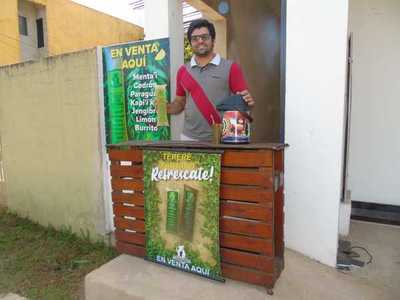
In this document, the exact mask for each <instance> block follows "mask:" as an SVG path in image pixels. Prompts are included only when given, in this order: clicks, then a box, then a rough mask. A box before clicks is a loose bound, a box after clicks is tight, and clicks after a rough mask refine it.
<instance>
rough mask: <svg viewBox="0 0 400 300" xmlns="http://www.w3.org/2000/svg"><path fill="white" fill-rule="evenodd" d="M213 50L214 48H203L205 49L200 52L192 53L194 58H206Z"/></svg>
mask: <svg viewBox="0 0 400 300" xmlns="http://www.w3.org/2000/svg"><path fill="white" fill-rule="evenodd" d="M213 48H214V47H211V48H205V49H204V48H203V49H202V50H197V51H194V54H196V56H200V57H203V56H207V55H209V54H210V53H212V52H213Z"/></svg>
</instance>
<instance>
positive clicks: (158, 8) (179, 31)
mask: <svg viewBox="0 0 400 300" xmlns="http://www.w3.org/2000/svg"><path fill="white" fill-rule="evenodd" d="M144 33H145V39H146V40H152V39H159V38H166V37H169V39H170V53H171V56H170V57H171V100H173V99H174V97H175V90H176V72H177V70H178V68H179V67H180V66H181V65H182V64H183V57H184V55H183V52H184V50H183V34H184V32H183V16H182V1H181V0H168V1H165V0H147V1H145V5H144ZM182 127H183V113H182V114H180V115H178V116H171V133H172V139H173V140H176V139H179V136H180V134H181V132H182Z"/></svg>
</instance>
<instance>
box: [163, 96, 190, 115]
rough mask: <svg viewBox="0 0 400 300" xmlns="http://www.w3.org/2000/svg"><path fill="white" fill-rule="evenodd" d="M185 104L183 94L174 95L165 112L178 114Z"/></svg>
mask: <svg viewBox="0 0 400 300" xmlns="http://www.w3.org/2000/svg"><path fill="white" fill-rule="evenodd" d="M185 105H186V97H185V96H176V97H175V100H174V101H172V102H171V103H169V104H168V105H167V113H168V114H170V115H177V114H180V113H181V112H182V111H183V110H184V109H185Z"/></svg>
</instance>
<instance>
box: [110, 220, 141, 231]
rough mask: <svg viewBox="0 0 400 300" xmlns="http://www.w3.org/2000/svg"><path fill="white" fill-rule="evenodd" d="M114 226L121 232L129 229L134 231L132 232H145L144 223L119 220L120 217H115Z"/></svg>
mask: <svg viewBox="0 0 400 300" xmlns="http://www.w3.org/2000/svg"><path fill="white" fill-rule="evenodd" d="M114 225H115V227H116V228H118V229H121V230H124V229H129V230H134V231H137V232H141V233H144V232H145V224H144V221H143V220H140V219H137V220H132V219H126V218H121V217H115V218H114Z"/></svg>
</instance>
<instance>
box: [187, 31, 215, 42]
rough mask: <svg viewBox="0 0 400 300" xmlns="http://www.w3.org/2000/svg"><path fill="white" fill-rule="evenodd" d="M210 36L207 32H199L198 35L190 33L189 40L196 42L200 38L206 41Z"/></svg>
mask: <svg viewBox="0 0 400 300" xmlns="http://www.w3.org/2000/svg"><path fill="white" fill-rule="evenodd" d="M210 38H211V35H209V34H207V33H206V34H200V35H192V37H191V39H190V40H191V41H192V42H198V41H200V40H202V41H208V40H209V39H210Z"/></svg>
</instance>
